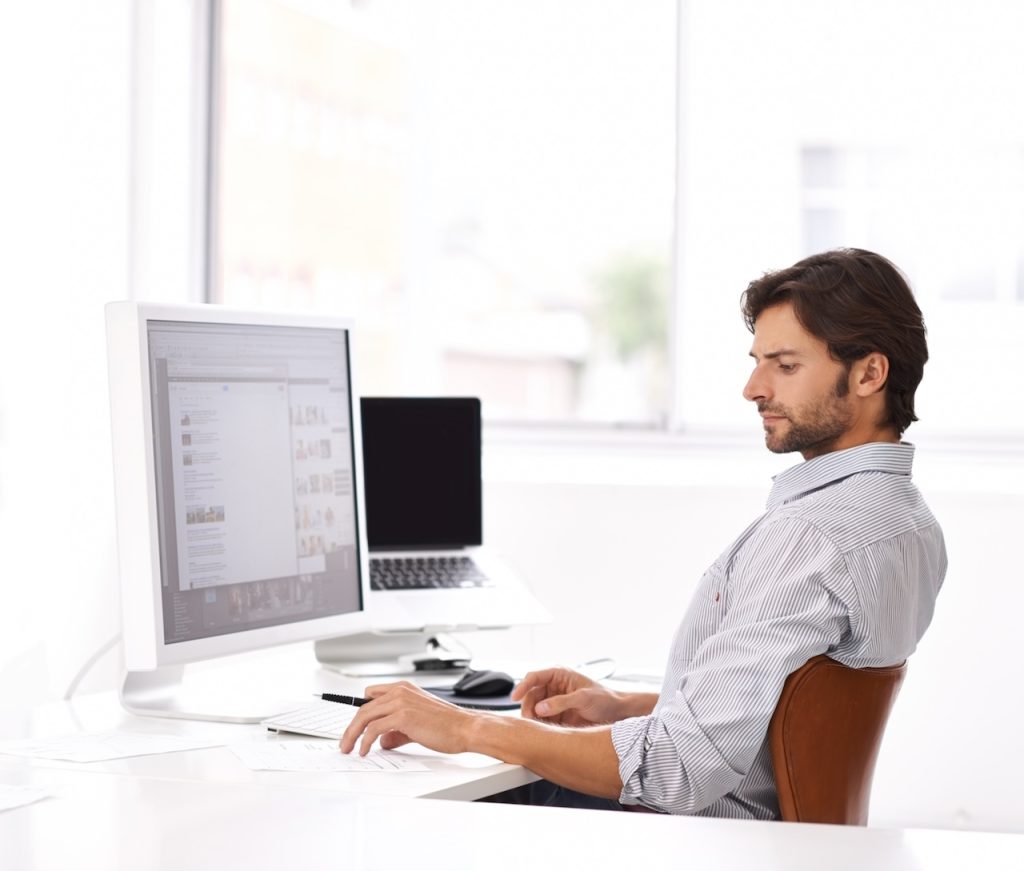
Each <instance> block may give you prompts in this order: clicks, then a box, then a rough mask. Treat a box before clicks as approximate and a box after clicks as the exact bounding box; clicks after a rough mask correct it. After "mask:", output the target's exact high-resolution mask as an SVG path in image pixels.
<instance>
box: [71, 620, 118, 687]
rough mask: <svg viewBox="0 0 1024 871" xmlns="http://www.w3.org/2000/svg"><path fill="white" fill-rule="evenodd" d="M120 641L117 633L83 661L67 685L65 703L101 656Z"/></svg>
mask: <svg viewBox="0 0 1024 871" xmlns="http://www.w3.org/2000/svg"><path fill="white" fill-rule="evenodd" d="M120 640H121V633H120V632H118V633H117V635H115V636H114V637H113V638H111V639H109V640H108V641H105V642H103V644H102V645H101V646H100V648H99V649H98V650H97V651H96V652H95V653H94V654H93V655H92V656H90V657H89V658H88V659H87V660H86V661H85V664H84V665H83V666H82V667H81V668H80V669H78V674H76V675H75V676H74V678H73V679H72V681H71V683H70V684H68V688H67V692H65V693H64V701H65V702H66V701H68V700H69V699H70V698H71V697H72V696H74V694H75V691H76V690H77V689H78V685H79V684H80V683H81V682H82V680H83V678H85V676H86V675H87V674H88V673H89V671H90V669H91V668H92V667H93V666H94V665H96V663H97V662H99V661H100V659H101V658H102V656H103V655H104V654H105V653H106V652H107V651H108V650H111V649H112V648H113V647H115V646H116V645H117V643H118V642H119V641H120Z"/></svg>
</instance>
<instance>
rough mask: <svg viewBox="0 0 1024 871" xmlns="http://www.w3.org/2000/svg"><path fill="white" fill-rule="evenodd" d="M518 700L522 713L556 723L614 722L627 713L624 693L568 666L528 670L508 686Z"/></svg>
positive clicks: (586, 724) (571, 724) (566, 724)
mask: <svg viewBox="0 0 1024 871" xmlns="http://www.w3.org/2000/svg"><path fill="white" fill-rule="evenodd" d="M512 699H513V701H520V700H521V701H522V715H523V716H524V717H526V718H527V719H530V720H543V721H545V722H547V723H556V724H558V725H560V726H593V725H596V724H601V723H614V722H615V721H616V720H621V719H622V718H623V717H625V716H628V714H627V713H626V711H625V707H626V695H625V694H623V693H616V692H614V691H613V690H609V689H606V688H605V687H603V686H601V684H599V683H598V682H597V681H594V680H591V679H590V678H589V677H587V676H586V675H583V674H580V673H579V672H576V671H572V670H571V669H568V668H546V669H543V670H542V671H531V672H530V673H529V674H528V675H526V677H524V678H523V679H522V680H521V681H520V682H519V683H518V684H517V685H516V687H515V689H513V690H512Z"/></svg>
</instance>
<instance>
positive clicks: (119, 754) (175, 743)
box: [0, 732, 224, 762]
mask: <svg viewBox="0 0 1024 871" xmlns="http://www.w3.org/2000/svg"><path fill="white" fill-rule="evenodd" d="M223 744H224V742H223V741H210V740H204V739H201V738H185V737H182V736H181V735H145V734H140V733H137V732H96V733H94V734H84V733H83V734H76V735H64V736H62V737H60V738H42V739H40V738H28V739H22V740H18V741H3V742H0V753H3V754H5V755H8V756H27V757H29V758H30V759H59V760H61V761H64V762H101V761H103V760H105V759H124V758H126V757H129V756H152V755H154V754H157V753H177V752H179V751H181V750H199V749H202V748H204V747H220V746H222V745H223Z"/></svg>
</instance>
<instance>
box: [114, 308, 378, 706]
mask: <svg viewBox="0 0 1024 871" xmlns="http://www.w3.org/2000/svg"><path fill="white" fill-rule="evenodd" d="M106 316H107V342H108V365H109V376H110V405H111V424H112V432H113V448H114V478H115V495H116V506H117V529H118V554H119V574H120V582H121V583H120V587H121V599H122V625H123V638H124V656H125V667H126V671H127V674H126V677H125V681H124V685H123V687H122V691H121V697H122V703H123V704H124V706H125V707H126V708H127V709H129V710H131V711H133V712H136V713H144V714H153V715H158V716H171V717H189V718H199V719H218V720H230V721H237V722H249V721H258V720H259V719H262V718H263V717H266V716H269V715H270V714H273V713H277V712H279V711H280V710H283V708H281V707H280V705H281V704H282V703H284V702H283V697H282V698H281V699H277V698H274V695H275V694H274V692H273V688H272V687H267V692H266V693H265V698H259V696H258V694H254V693H253V691H252V688H251V687H246V688H244V690H242V689H240V690H239V693H238V696H239V697H238V698H237V699H232V698H231V690H232V687H230V686H221V687H216V688H215V689H214V690H213V691H211V692H209V693H207V694H206V695H205V696H204V695H203V693H202V692H201V691H200V692H199V695H198V696H194V695H193V696H190V694H189V691H187V689H186V687H185V685H184V684H183V682H182V677H183V672H184V666H186V665H187V664H189V663H196V662H199V661H203V660H209V659H213V658H217V657H223V656H228V655H230V654H238V653H243V652H248V651H255V650H259V649H262V648H267V647H271V646H274V645H280V644H286V643H289V642H297V641H310V640H316V639H320V638H326V637H336V636H343V635H348V634H351V633H356V632H360V631H363V630H366V629H368V628H369V626H370V623H369V620H368V619H367V616H366V611H365V608H366V602H367V594H368V583H369V582H368V576H369V572H368V569H367V547H366V530H365V523H364V520H363V517H364V512H363V481H362V448H361V427H360V419H359V409H360V407H359V402H358V398H357V393H356V391H355V388H354V379H353V374H352V356H353V355H352V324H351V322H350V321H347V320H341V319H332V318H326V317H320V316H317V317H309V316H302V315H297V314H276V313H275V314H271V313H256V312H243V311H236V310H232V309H228V308H223V307H220V306H212V305H192V306H169V305H158V304H147V303H133V302H116V303H110V304H109V305H108V306H107V308H106Z"/></svg>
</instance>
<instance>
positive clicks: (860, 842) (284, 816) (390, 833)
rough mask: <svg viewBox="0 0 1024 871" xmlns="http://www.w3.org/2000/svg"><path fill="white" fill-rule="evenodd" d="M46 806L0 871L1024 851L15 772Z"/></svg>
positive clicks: (809, 829) (988, 839) (37, 808)
mask: <svg viewBox="0 0 1024 871" xmlns="http://www.w3.org/2000/svg"><path fill="white" fill-rule="evenodd" d="M0 783H7V784H29V785H34V786H40V787H43V788H44V789H47V790H48V791H49V792H50V793H51V794H52V797H51V798H47V799H45V800H43V801H41V802H37V803H36V804H34V805H30V806H28V807H23V808H18V809H16V810H12V811H7V812H4V813H0V857H2V865H3V868H4V869H5V871H28V869H32V871H43V869H51V868H52V869H61V871H65V869H69V868H85V869H93V868H97V869H99V868H102V869H126V871H128V869H130V871H148V869H154V871H155V869H161V871H162V869H166V871H181V869H190V871H192V869H196V871H228V869H236V868H237V869H244V871H263V869H267V871H270V869H273V871H280V869H298V868H324V867H337V868H345V869H399V868H410V869H415V871H435V869H436V871H442V869H443V871H451V869H453V868H459V869H474V868H480V869H488V871H490V869H504V868H509V869H513V868H514V869H516V871H521V869H522V868H523V867H539V868H553V869H573V868H579V869H586V871H595V869H614V871H623V869H628V868H663V867H675V866H679V867H694V868H702V869H712V868H713V869H716V871H753V869H756V871H782V869H785V871H821V869H823V868H828V869H829V871H864V869H871V871H889V869H893V871H895V869H901V871H904V869H905V871H911V869H922V871H924V869H929V871H930V869H935V871H946V869H948V871H962V869H964V868H981V869H999V871H1002V869H1006V871H1010V869H1013V871H1019V869H1020V868H1024V836H1020V835H1000V834H984V833H975V832H943V831H926V830H910V831H899V830H886V829H862V828H854V827H849V828H847V827H840V826H814V825H794V824H788V823H763V822H746V821H735V820H710V819H701V818H693V817H666V816H661V815H655V814H630V813H614V812H609V811H582V810H567V809H560V808H531V807H515V806H509V805H493V804H474V803H464V804H463V803H459V804H458V805H455V806H453V804H452V803H451V802H441V801H431V800H417V801H410V800H407V799H397V798H391V799H387V798H380V797H375V796H355V795H352V794H349V793H345V792H333V791H326V792H325V791H322V790H314V789H302V788H298V787H294V786H283V785H271V784H269V783H259V784H251V783H199V782H190V781H178V780H163V779H159V778H150V777H141V776H123V775H115V774H109V773H103V772H96V773H92V774H87V773H83V772H81V771H70V770H57V769H42V768H38V767H25V768H23V769H22V770H20V771H18V772H14V771H10V770H0Z"/></svg>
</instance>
